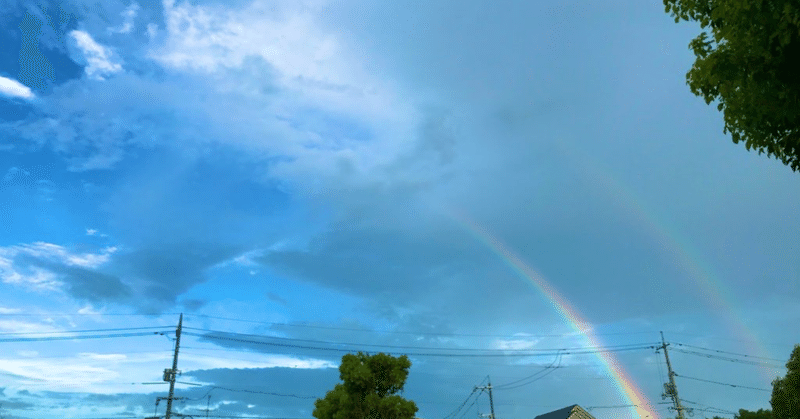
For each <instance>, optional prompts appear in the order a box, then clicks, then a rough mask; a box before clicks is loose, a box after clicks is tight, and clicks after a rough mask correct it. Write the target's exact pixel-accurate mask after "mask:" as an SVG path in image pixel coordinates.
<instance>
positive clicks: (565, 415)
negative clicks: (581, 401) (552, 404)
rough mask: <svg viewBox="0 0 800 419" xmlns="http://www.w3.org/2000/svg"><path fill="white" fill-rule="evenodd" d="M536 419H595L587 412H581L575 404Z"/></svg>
mask: <svg viewBox="0 0 800 419" xmlns="http://www.w3.org/2000/svg"><path fill="white" fill-rule="evenodd" d="M536 419H595V418H594V416H592V415H590V414H589V412H587V411H585V410H583V409H582V408H581V407H580V406H578V405H577V404H573V405H572V406H567V407H565V408H563V409H558V410H554V411H552V412H550V413H545V414H543V415H539V416H536Z"/></svg>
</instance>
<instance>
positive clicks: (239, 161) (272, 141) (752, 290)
mask: <svg viewBox="0 0 800 419" xmlns="http://www.w3.org/2000/svg"><path fill="white" fill-rule="evenodd" d="M390 3H391V4H388V3H387V2H367V1H361V0H345V1H338V2H333V1H328V0H308V1H284V0H271V1H261V0H255V1H239V0H236V1H224V2H223V1H172V0H164V1H163V2H158V1H143V0H142V1H138V2H131V1H122V2H120V1H115V0H108V1H104V2H94V1H89V0H72V1H61V2H59V1H50V2H47V1H36V2H33V1H30V2H28V1H11V0H0V22H2V25H1V26H0V44H2V45H3V48H2V50H0V177H1V178H2V180H1V181H0V213H2V218H0V219H2V222H1V223H0V226H2V229H3V234H2V235H1V236H0V293H1V294H2V295H3V296H4V298H3V299H2V300H0V333H2V334H3V335H0V339H6V341H4V342H3V343H2V344H1V345H0V359H2V362H0V404H2V405H1V406H0V414H2V415H3V416H4V417H5V418H7V419H10V418H44V419H48V418H100V417H144V416H149V415H152V412H153V408H154V403H155V400H156V397H159V396H164V395H165V394H166V388H165V386H164V385H159V384H142V383H152V382H158V381H160V380H161V378H162V371H163V369H164V368H168V367H169V366H170V364H171V348H172V345H173V342H172V341H171V340H169V338H170V337H172V335H169V333H167V336H166V337H165V336H162V335H158V334H155V333H153V334H152V335H149V336H132V337H113V338H105V339H83V340H76V341H60V340H59V341H55V340H44V341H24V340H20V339H22V338H25V337H39V336H59V335H63V332H68V331H77V330H98V329H118V328H140V327H156V326H161V327H163V329H157V330H162V331H169V328H174V326H175V325H176V323H177V319H178V313H185V315H186V317H185V325H186V326H187V327H193V328H196V329H200V330H191V329H187V332H189V333H191V334H187V335H186V336H185V337H184V340H183V341H182V346H185V348H184V349H183V350H182V351H181V358H180V369H181V370H182V372H183V374H182V376H181V379H180V381H183V382H185V383H195V384H200V385H199V386H198V385H189V384H179V385H178V395H179V396H181V397H186V398H187V400H184V401H182V402H180V403H177V404H176V408H177V409H179V411H180V412H183V413H185V414H198V413H199V412H201V411H200V410H198V409H205V408H206V406H209V407H210V409H212V413H211V414H212V415H214V414H216V415H218V416H223V415H228V416H251V417H297V418H301V417H302V418H309V417H311V411H312V410H313V401H314V398H316V397H321V396H323V395H324V394H325V392H326V391H327V390H329V389H331V388H332V387H333V385H334V384H335V383H336V382H337V380H338V371H337V370H336V368H337V366H338V361H339V359H340V357H341V355H342V352H341V351H339V350H358V349H364V350H368V351H371V352H377V351H380V350H386V351H400V352H403V351H406V352H410V353H415V352H416V353H422V352H420V349H414V348H439V350H440V351H443V352H445V353H448V354H450V355H451V356H448V357H430V356H424V355H413V356H412V362H413V366H412V368H411V373H410V376H409V379H408V383H407V386H406V390H405V393H404V395H405V396H407V397H409V398H411V399H413V400H416V401H418V406H419V408H420V410H419V412H418V416H419V417H422V418H441V417H445V416H446V415H447V414H448V413H450V412H452V411H453V410H454V409H456V408H457V407H458V406H459V405H460V404H461V403H462V402H463V401H464V399H465V398H467V396H468V395H469V394H470V392H471V391H472V388H473V387H474V386H475V385H478V384H479V383H481V381H482V380H483V379H484V378H485V377H486V376H487V375H489V376H490V377H491V380H492V383H493V384H494V385H496V386H502V384H507V383H511V382H514V381H515V380H518V379H521V378H523V377H528V376H530V375H532V374H534V373H537V372H540V373H547V374H546V375H543V376H542V377H541V378H540V379H537V380H535V381H534V380H533V379H531V380H529V381H530V383H528V384H526V385H523V386H521V387H519V388H515V389H511V388H508V389H506V390H501V389H500V388H498V389H497V390H496V391H495V392H494V402H495V408H496V414H497V417H498V418H525V417H534V416H536V415H538V414H541V413H545V412H548V411H551V410H555V409H558V408H561V407H565V406H568V405H571V404H580V405H581V406H584V407H586V408H590V407H591V408H592V409H591V411H592V413H593V414H595V415H596V416H597V417H598V418H601V417H612V416H613V417H637V416H636V412H637V410H636V409H635V408H630V407H616V406H620V405H626V404H628V403H629V402H628V401H627V400H625V399H624V397H623V396H622V395H621V394H620V392H619V391H618V389H617V386H616V384H615V382H614V380H612V379H611V377H610V376H609V373H608V370H607V369H606V368H605V367H604V366H603V365H602V364H601V363H600V361H599V359H598V358H597V357H596V356H594V355H592V354H583V355H581V354H573V355H562V356H556V355H555V353H556V352H553V350H556V349H562V348H575V347H580V346H583V345H585V340H584V339H583V338H582V337H581V336H580V335H579V334H576V333H575V332H574V330H573V329H572V328H571V325H570V324H569V323H568V322H567V321H565V319H564V318H563V317H561V316H560V315H559V313H558V312H557V310H555V309H554V307H553V305H552V304H551V302H550V301H548V299H547V298H545V297H544V296H543V295H542V294H541V293H539V292H538V291H537V290H536V288H535V287H534V286H532V285H531V283H530V282H529V281H528V280H527V279H525V278H524V277H521V276H520V275H519V274H518V272H516V271H515V270H514V269H511V267H510V266H509V265H508V263H507V261H505V260H503V259H502V258H501V257H499V256H498V255H497V254H496V253H494V252H493V250H492V249H491V248H490V247H489V246H487V244H486V243H485V242H482V241H481V240H479V239H477V238H476V236H475V234H474V233H473V232H471V231H469V229H468V228H467V227H465V225H464V224H463V223H461V222H459V221H458V220H459V216H461V215H463V216H466V217H469V219H471V220H473V221H474V222H475V223H476V224H478V225H479V226H481V228H483V229H485V230H486V231H488V232H490V234H491V235H492V236H494V237H495V238H497V239H498V240H500V241H501V242H503V243H504V244H505V245H506V246H507V247H508V248H509V249H512V250H513V251H514V252H515V253H516V254H518V255H519V257H520V258H521V260H523V261H524V262H525V263H526V264H527V265H529V266H530V267H531V268H532V269H534V270H535V271H536V272H538V273H539V274H540V275H541V277H542V278H544V279H545V280H547V281H548V282H549V283H550V284H552V286H553V287H554V288H555V289H557V290H558V292H559V293H561V294H562V295H563V296H564V298H565V299H566V300H568V301H569V302H570V304H571V305H572V306H573V307H575V308H576V309H577V310H578V311H579V312H580V313H581V314H582V316H583V317H584V318H585V319H586V320H587V321H588V322H589V323H591V324H592V327H593V328H592V331H591V333H592V334H593V335H596V337H597V339H598V340H599V341H601V342H602V343H603V344H604V345H608V346H614V347H619V346H621V345H632V344H646V345H654V344H656V343H657V342H658V341H659V340H660V336H659V333H658V332H659V331H662V330H663V331H664V332H665V335H666V338H667V340H668V341H670V342H672V343H673V346H672V347H673V348H675V349H681V350H683V351H684V352H679V351H674V352H671V360H672V363H673V366H674V367H675V370H676V372H677V373H678V374H679V378H678V386H679V391H680V394H681V397H682V398H685V400H687V405H688V406H691V407H695V408H697V409H702V408H704V407H708V406H712V407H714V408H717V409H723V410H727V411H736V410H738V409H739V408H746V409H752V410H755V409H758V408H768V407H769V394H770V393H769V392H767V391H761V390H758V389H769V388H770V380H771V379H772V378H774V377H775V376H776V375H778V374H781V373H782V371H783V368H782V366H783V364H784V363H785V360H786V359H787V358H788V355H789V353H790V352H791V349H792V346H793V345H794V344H795V343H798V341H797V336H796V333H794V334H792V331H796V330H797V327H796V325H797V323H798V321H800V304H798V303H800V285H798V284H799V283H800V259H798V258H796V257H795V255H796V254H797V250H798V247H799V246H800V234H798V233H800V221H798V219H797V213H798V208H800V188H798V186H797V185H798V183H797V182H798V177H797V174H796V173H793V172H792V171H791V170H790V169H789V168H787V167H785V166H783V165H782V164H780V163H779V162H778V161H776V160H774V159H769V158H767V157H766V156H759V155H757V154H756V153H750V152H747V151H746V150H745V149H744V147H743V146H742V145H734V144H733V143H732V142H731V141H730V138H729V137H727V136H726V135H725V134H723V133H722V125H723V121H722V116H721V115H720V114H719V113H718V112H717V111H716V108H715V107H714V106H708V105H706V104H705V103H704V102H703V101H702V100H701V99H699V98H697V97H694V96H693V95H692V94H691V93H690V92H689V90H688V87H687V86H686V83H685V78H684V75H685V73H686V71H687V70H688V69H689V68H690V67H691V64H692V61H693V56H692V55H691V52H690V51H689V50H688V48H687V45H688V42H689V41H690V40H691V38H692V37H693V36H694V35H696V32H697V31H698V30H699V29H698V28H697V27H694V26H693V25H690V24H680V25H678V24H675V23H674V21H673V20H672V19H671V18H670V17H669V16H667V15H666V14H665V13H664V11H663V6H662V5H661V2H659V1H648V2H639V1H620V2H614V4H609V3H608V2H598V1H584V2H576V1H565V2H557V3H552V2H533V1H532V2H514V1H500V2H491V4H490V3H489V2H479V1H462V2H458V3H457V4H456V3H454V2H443V1H410V0H409V1H407V2H394V3H392V2H390ZM458 214H460V215H458ZM137 330H140V329H137ZM141 330H143V329H141ZM147 330H155V329H147ZM208 330H211V331H217V332H208ZM20 333H24V334H20ZM98 333H101V332H96V333H95V334H98ZM102 333H106V332H102ZM209 333H210V335H209ZM220 333H244V334H252V335H258V336H255V337H252V336H251V337H250V338H247V339H242V338H241V336H239V338H238V339H239V340H224V339H220V337H227V338H230V337H231V336H229V335H224V334H220ZM198 335H199V336H198ZM234 336H238V335H234ZM253 340H255V341H257V342H260V343H253V342H252V341H253ZM264 342H272V343H273V344H271V345H268V344H264ZM276 342H278V343H281V342H282V343H285V344H289V346H276V345H275V344H274V343H276ZM301 342H305V344H302V343H301ZM344 343H346V344H348V345H344ZM679 343H680V344H683V345H692V346H695V347H701V348H707V349H713V350H718V351H727V352H732V353H733V354H728V355H724V356H727V357H730V358H732V359H733V361H726V360H720V359H717V358H707V357H704V356H702V355H699V354H698V353H702V354H711V355H715V356H722V355H720V353H719V352H709V351H708V350H706V349H696V348H694V349H693V348H692V347H690V346H679V345H678V344H679ZM307 346H311V347H314V348H317V349H313V348H307ZM320 347H326V348H328V349H327V350H324V349H319V348H320ZM391 347H399V348H395V349H392V348H391ZM476 348H480V349H486V350H488V351H484V352H481V353H482V354H491V355H507V356H486V357H465V356H456V355H457V354H463V353H465V352H464V350H466V349H476ZM521 349H524V350H531V351H532V352H531V354H533V353H534V352H535V351H542V350H545V351H544V352H543V353H544V354H545V355H542V356H533V355H531V356H525V357H519V356H510V355H512V354H513V353H514V352H513V350H521ZM426 350H428V351H430V350H432V349H426ZM736 354H741V355H749V356H751V358H746V357H742V356H739V355H736ZM615 356H617V357H618V359H619V361H620V365H622V366H623V367H624V369H625V370H626V371H627V373H628V374H629V375H630V377H631V378H632V380H633V381H634V382H635V383H636V384H637V386H638V387H639V388H641V390H642V392H643V393H644V395H645V396H646V397H648V398H649V399H650V400H651V401H652V402H653V403H655V407H656V408H657V413H658V414H659V415H660V416H661V417H666V416H668V415H670V414H671V412H670V411H669V410H668V405H666V404H659V403H662V399H661V397H660V395H661V392H662V390H663V387H662V383H663V380H664V374H665V372H664V368H665V366H664V365H663V364H664V361H663V355H661V354H656V353H655V352H654V351H653V350H652V349H638V350H631V351H625V352H617V353H615ZM753 356H756V357H761V358H752V357H753ZM753 359H756V360H757V361H756V362H763V363H762V364H759V365H751V364H749V363H747V362H751V361H753ZM742 361H747V362H742ZM548 365H558V366H559V368H555V369H553V368H551V369H548V368H546V367H547V366H548ZM682 377H690V378H682ZM691 378H700V379H704V380H710V381H714V382H717V383H724V384H736V385H740V386H745V387H752V388H742V387H730V386H727V385H722V384H714V383H708V382H703V381H697V380H693V379H691ZM524 383H527V381H525V382H524ZM507 387H510V386H507ZM233 390H237V391H233ZM242 390H246V391H242ZM208 396H210V399H208ZM477 400H478V401H477V402H476V403H475V404H474V405H472V406H471V407H470V410H468V411H466V413H465V415H464V417H475V416H476V415H477V414H478V413H488V400H487V398H486V396H485V395H481V396H480V397H479V398H478V399H477ZM470 402H471V401H470ZM158 409H160V410H159V412H161V414H163V411H164V410H163V409H164V403H163V402H162V403H161V404H160V405H159V406H158ZM462 413H464V412H459V413H458V415H456V417H458V416H460V415H461V414H462ZM696 413H697V414H699V415H702V416H701V417H706V416H708V417H710V416H712V415H713V414H718V415H722V416H726V417H730V416H731V415H730V414H723V413H709V412H702V411H699V410H698V411H696Z"/></svg>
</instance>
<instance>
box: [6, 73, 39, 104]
mask: <svg viewBox="0 0 800 419" xmlns="http://www.w3.org/2000/svg"><path fill="white" fill-rule="evenodd" d="M0 95H3V96H8V97H14V98H22V99H33V98H34V96H35V95H34V94H33V92H32V91H31V89H30V88H29V87H28V86H26V85H24V84H22V83H20V82H18V81H16V80H13V79H9V78H7V77H3V76H0Z"/></svg>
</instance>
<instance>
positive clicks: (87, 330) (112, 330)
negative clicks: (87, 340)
mask: <svg viewBox="0 0 800 419" xmlns="http://www.w3.org/2000/svg"><path fill="white" fill-rule="evenodd" d="M154 329H167V330H174V329H175V328H174V327H172V326H149V327H118V328H113V329H84V330H53V331H46V332H2V333H0V336H8V335H49V334H56V333H58V334H64V333H97V332H122V331H130V330H154Z"/></svg>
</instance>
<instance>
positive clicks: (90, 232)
mask: <svg viewBox="0 0 800 419" xmlns="http://www.w3.org/2000/svg"><path fill="white" fill-rule="evenodd" d="M95 234H97V230H95V229H93V228H87V229H86V235H87V236H94V235H95Z"/></svg>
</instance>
